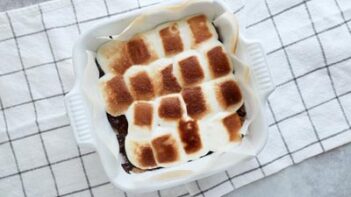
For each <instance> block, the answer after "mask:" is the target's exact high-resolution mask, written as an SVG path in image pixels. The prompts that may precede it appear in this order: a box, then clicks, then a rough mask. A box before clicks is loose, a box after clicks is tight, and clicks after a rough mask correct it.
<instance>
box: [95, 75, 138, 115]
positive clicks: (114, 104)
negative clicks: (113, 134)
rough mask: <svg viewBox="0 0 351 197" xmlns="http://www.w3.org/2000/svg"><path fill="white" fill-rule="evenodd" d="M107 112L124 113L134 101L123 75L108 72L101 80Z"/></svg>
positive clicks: (112, 113) (111, 113) (113, 113)
mask: <svg viewBox="0 0 351 197" xmlns="http://www.w3.org/2000/svg"><path fill="white" fill-rule="evenodd" d="M99 82H100V87H101V90H102V95H103V98H104V100H105V108H106V111H107V113H109V114H110V115H112V116H118V115H121V114H123V113H124V112H125V111H126V110H127V109H128V107H129V106H130V105H131V104H132V103H133V100H134V99H133V97H132V95H131V94H130V92H129V89H128V87H127V85H126V83H125V81H124V79H123V77H122V76H121V75H112V74H106V75H105V76H103V77H102V78H100V80H99Z"/></svg>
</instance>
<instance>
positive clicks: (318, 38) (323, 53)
mask: <svg viewBox="0 0 351 197" xmlns="http://www.w3.org/2000/svg"><path fill="white" fill-rule="evenodd" d="M304 3H305V4H304V5H305V8H306V11H307V14H308V18H309V19H310V21H311V24H312V28H313V31H314V33H315V34H316V38H317V41H318V44H319V47H320V49H321V50H322V57H323V61H324V64H325V65H326V69H327V73H328V77H329V80H330V83H331V86H332V89H333V92H334V95H335V97H336V101H337V102H338V105H339V107H340V109H341V112H342V114H343V117H344V119H345V121H346V124H347V126H348V127H349V128H350V127H351V125H350V121H349V120H348V118H347V116H346V113H345V109H344V107H343V106H342V104H341V101H340V99H339V97H338V95H337V93H336V89H335V84H334V80H333V78H332V77H331V72H330V69H329V67H328V66H327V65H328V61H327V57H326V55H325V51H324V47H323V45H322V41H321V39H320V37H319V35H317V31H316V27H315V25H314V22H313V19H312V16H311V13H310V10H309V8H308V5H307V3H306V1H304Z"/></svg>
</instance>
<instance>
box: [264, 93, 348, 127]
mask: <svg viewBox="0 0 351 197" xmlns="http://www.w3.org/2000/svg"><path fill="white" fill-rule="evenodd" d="M350 93H351V91H347V92H344V93H342V94H340V95H338V96H337V97H338V98H341V97H343V96H346V95H349V94H350ZM337 97H333V98H330V99H327V100H325V101H322V102H321V103H318V104H316V105H313V106H311V107H309V108H307V109H306V110H302V111H300V112H297V113H294V114H292V115H290V116H287V117H284V118H282V119H280V120H277V121H276V122H274V123H272V124H270V125H269V126H274V125H276V124H277V123H281V122H283V121H285V120H288V119H291V118H293V117H295V116H297V115H300V114H302V113H304V112H306V111H307V110H308V111H311V110H312V109H314V108H317V107H319V106H321V105H324V104H326V103H328V102H331V101H333V100H335V99H336V98H337Z"/></svg>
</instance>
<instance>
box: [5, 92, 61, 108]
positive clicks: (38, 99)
mask: <svg viewBox="0 0 351 197" xmlns="http://www.w3.org/2000/svg"><path fill="white" fill-rule="evenodd" d="M65 94H66V93H63V94H54V95H51V96H46V97H42V98H37V99H33V100H31V101H25V102H22V103H17V104H14V105H10V106H7V107H4V108H3V110H8V109H11V108H14V107H19V106H22V105H26V104H29V103H33V102H34V103H35V102H38V101H42V100H46V99H51V98H55V97H60V96H65Z"/></svg>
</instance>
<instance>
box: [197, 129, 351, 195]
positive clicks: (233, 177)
mask: <svg viewBox="0 0 351 197" xmlns="http://www.w3.org/2000/svg"><path fill="white" fill-rule="evenodd" d="M347 131H350V129H344V130H342V131H339V132H337V133H335V134H332V135H330V136H328V137H324V138H322V139H321V140H323V141H324V140H327V139H330V138H333V137H335V136H338V135H341V134H343V133H345V132H347ZM315 144H319V142H318V141H315V142H312V143H309V144H307V145H305V146H303V147H301V148H299V149H296V150H294V151H292V152H291V154H295V153H297V152H299V151H301V150H304V149H305V148H308V147H310V146H313V145H315ZM286 156H289V153H287V154H284V155H281V156H279V157H277V158H275V159H273V160H271V161H269V162H266V163H264V164H262V168H264V167H266V166H268V165H270V164H272V163H274V162H275V161H278V160H280V159H282V158H284V157H286ZM259 168H260V167H255V168H252V169H250V170H247V171H244V172H241V173H239V174H237V175H234V176H232V177H230V179H231V180H232V179H235V178H237V177H239V176H242V175H245V174H248V173H250V172H253V171H256V170H258V169H259ZM226 182H227V180H224V181H221V182H219V183H217V184H215V185H213V186H212V187H209V188H207V189H205V190H202V193H206V192H208V191H210V190H213V189H215V188H216V187H218V186H220V185H222V184H224V183H226ZM200 194H201V193H200V192H198V193H196V194H194V196H199V195H200Z"/></svg>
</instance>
